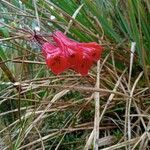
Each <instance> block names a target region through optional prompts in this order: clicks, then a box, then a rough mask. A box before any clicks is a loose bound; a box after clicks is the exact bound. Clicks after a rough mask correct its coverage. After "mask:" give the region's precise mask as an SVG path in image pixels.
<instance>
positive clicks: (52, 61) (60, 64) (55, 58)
mask: <svg viewBox="0 0 150 150" xmlns="http://www.w3.org/2000/svg"><path fill="white" fill-rule="evenodd" d="M46 63H47V65H48V67H49V68H50V69H51V70H52V72H53V73H54V74H56V75H58V74H60V73H62V72H63V71H64V70H66V69H68V68H69V63H68V61H67V59H66V57H63V56H60V55H59V54H57V55H50V54H48V55H47V58H46Z"/></svg>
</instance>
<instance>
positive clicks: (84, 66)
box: [74, 55, 93, 76]
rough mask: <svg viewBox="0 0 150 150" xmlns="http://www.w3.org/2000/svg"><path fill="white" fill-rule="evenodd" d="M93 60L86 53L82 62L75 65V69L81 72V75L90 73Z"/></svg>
mask: <svg viewBox="0 0 150 150" xmlns="http://www.w3.org/2000/svg"><path fill="white" fill-rule="evenodd" d="M92 62H93V61H92V60H91V59H90V58H89V56H87V55H84V56H83V57H82V59H81V60H80V62H78V64H77V66H76V67H74V70H75V71H77V72H78V73H80V74H81V75H83V76H85V75H87V74H88V71H89V69H90V67H91V66H92Z"/></svg>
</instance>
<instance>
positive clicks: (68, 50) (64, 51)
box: [42, 31, 103, 75]
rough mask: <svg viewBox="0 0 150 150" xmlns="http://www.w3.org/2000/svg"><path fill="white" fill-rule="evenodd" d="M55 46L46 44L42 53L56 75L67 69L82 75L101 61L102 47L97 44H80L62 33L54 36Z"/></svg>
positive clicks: (57, 32)
mask: <svg viewBox="0 0 150 150" xmlns="http://www.w3.org/2000/svg"><path fill="white" fill-rule="evenodd" d="M52 37H53V40H54V42H55V44H52V43H50V42H45V43H44V44H43V45H42V51H43V54H44V56H45V60H46V64H47V66H48V67H49V68H50V69H51V70H52V72H53V73H54V74H56V75H58V74H60V73H62V72H63V71H65V70H67V69H73V70H75V71H76V72H78V73H80V74H81V75H87V74H88V70H89V69H90V67H91V66H92V65H93V63H95V62H97V61H98V60H99V59H100V56H101V53H102V50H103V49H102V47H101V46H100V45H99V44H97V43H96V42H91V43H79V42H76V41H73V40H71V39H69V38H68V37H66V36H65V35H64V34H63V33H62V32H61V31H56V32H54V33H53V35H52Z"/></svg>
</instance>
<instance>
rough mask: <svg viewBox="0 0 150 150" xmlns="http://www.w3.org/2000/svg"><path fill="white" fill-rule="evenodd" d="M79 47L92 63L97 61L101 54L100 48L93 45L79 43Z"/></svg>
mask: <svg viewBox="0 0 150 150" xmlns="http://www.w3.org/2000/svg"><path fill="white" fill-rule="evenodd" d="M78 45H79V47H80V48H81V49H82V50H83V52H84V53H86V54H88V55H89V56H90V58H91V59H92V60H93V61H98V60H99V59H100V56H101V53H102V50H103V49H102V47H101V46H100V45H99V44H97V43H95V42H91V43H79V44H78Z"/></svg>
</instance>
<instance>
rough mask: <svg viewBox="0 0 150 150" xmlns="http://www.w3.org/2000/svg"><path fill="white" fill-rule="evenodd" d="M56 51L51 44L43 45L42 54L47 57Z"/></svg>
mask: <svg viewBox="0 0 150 150" xmlns="http://www.w3.org/2000/svg"><path fill="white" fill-rule="evenodd" d="M54 49H56V47H55V46H54V45H52V44H51V43H49V42H46V43H44V44H43V45H42V52H43V55H44V56H45V57H46V56H47V54H48V53H52V52H53V51H52V50H54Z"/></svg>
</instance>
